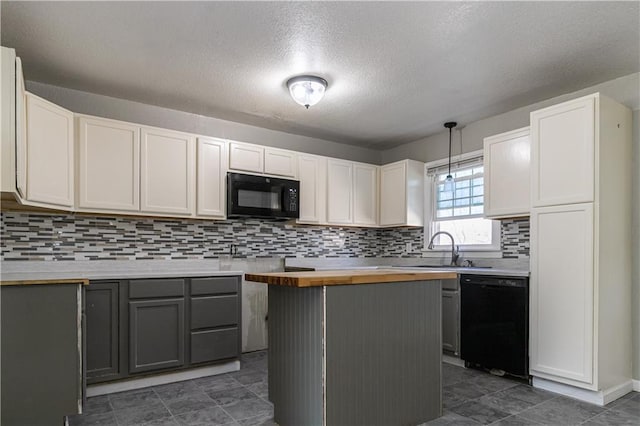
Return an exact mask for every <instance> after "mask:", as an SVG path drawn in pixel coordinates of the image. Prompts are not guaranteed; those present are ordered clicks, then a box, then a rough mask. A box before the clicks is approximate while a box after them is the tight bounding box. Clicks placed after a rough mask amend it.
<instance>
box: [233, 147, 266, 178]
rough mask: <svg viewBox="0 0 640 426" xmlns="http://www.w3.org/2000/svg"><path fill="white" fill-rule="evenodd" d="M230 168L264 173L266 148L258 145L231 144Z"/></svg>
mask: <svg viewBox="0 0 640 426" xmlns="http://www.w3.org/2000/svg"><path fill="white" fill-rule="evenodd" d="M229 168H230V169H233V170H244V171H247V172H256V173H262V172H263V171H264V148H263V147H261V146H258V145H251V144H244V143H236V142H231V143H230V144H229Z"/></svg>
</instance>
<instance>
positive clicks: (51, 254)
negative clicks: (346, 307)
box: [0, 212, 529, 261]
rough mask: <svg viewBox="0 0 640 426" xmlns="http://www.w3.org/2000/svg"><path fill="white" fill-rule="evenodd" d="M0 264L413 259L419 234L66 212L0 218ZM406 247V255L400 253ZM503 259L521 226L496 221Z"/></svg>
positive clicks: (521, 252)
mask: <svg viewBox="0 0 640 426" xmlns="http://www.w3.org/2000/svg"><path fill="white" fill-rule="evenodd" d="M0 236H1V238H2V251H1V259H2V260H3V261H9V260H45V261H46V260H109V259H113V260H136V259H165V260H168V259H210V258H217V257H218V256H219V255H221V254H226V253H229V248H230V246H231V244H234V245H236V247H237V257H242V258H256V257H289V258H291V257H325V258H326V257H338V258H347V257H421V250H422V247H423V236H424V232H423V230H422V229H407V228H399V229H369V228H347V227H327V226H311V225H292V224H287V223H283V222H273V221H265V220H261V219H233V220H225V221H211V222H204V221H192V220H178V219H151V218H148V219H147V218H128V217H104V216H85V215H73V214H58V215H49V214H36V213H18V212H2V213H0ZM407 242H411V243H412V244H411V245H412V247H413V251H412V252H410V253H407V252H406V243H407ZM502 247H503V258H525V257H529V220H528V219H516V220H506V221H503V222H502Z"/></svg>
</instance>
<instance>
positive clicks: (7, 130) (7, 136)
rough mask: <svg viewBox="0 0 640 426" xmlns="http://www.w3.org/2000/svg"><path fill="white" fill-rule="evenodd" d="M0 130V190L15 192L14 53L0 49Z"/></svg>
mask: <svg viewBox="0 0 640 426" xmlns="http://www.w3.org/2000/svg"><path fill="white" fill-rule="evenodd" d="M0 54H1V56H0V68H1V71H2V72H1V73H0V78H1V81H0V95H1V96H0V102H1V106H0V110H1V111H2V117H1V119H0V130H1V131H2V134H1V137H2V151H1V155H0V159H1V162H0V165H1V167H0V173H1V174H0V189H1V190H2V191H3V192H15V191H16V163H15V158H16V95H17V87H16V83H17V81H16V51H15V50H13V49H9V48H8V47H0Z"/></svg>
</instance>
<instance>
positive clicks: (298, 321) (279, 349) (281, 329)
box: [268, 286, 323, 426]
mask: <svg viewBox="0 0 640 426" xmlns="http://www.w3.org/2000/svg"><path fill="white" fill-rule="evenodd" d="M268 300H269V320H268V324H269V325H268V327H269V361H268V362H269V399H270V400H271V402H273V403H274V410H275V411H274V420H275V421H276V422H277V423H278V424H279V425H281V426H299V425H322V424H323V404H322V401H323V388H322V339H323V336H322V333H323V288H322V287H314V288H304V289H298V288H292V287H281V286H269V295H268Z"/></svg>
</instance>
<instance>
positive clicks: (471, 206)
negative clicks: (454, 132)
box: [424, 156, 500, 251]
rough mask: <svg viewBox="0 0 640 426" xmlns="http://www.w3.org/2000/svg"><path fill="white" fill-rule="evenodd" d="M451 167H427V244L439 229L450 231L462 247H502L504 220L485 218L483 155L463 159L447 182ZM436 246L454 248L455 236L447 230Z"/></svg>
mask: <svg viewBox="0 0 640 426" xmlns="http://www.w3.org/2000/svg"><path fill="white" fill-rule="evenodd" d="M447 175H448V167H447V166H444V167H432V168H428V170H427V185H426V187H427V200H429V201H430V203H429V204H431V208H427V218H426V219H427V220H425V242H424V244H425V248H426V246H427V245H428V244H429V240H430V239H431V236H432V235H434V234H435V233H436V232H439V231H445V232H448V233H450V234H451V235H452V236H453V238H454V241H455V244H456V245H459V246H460V249H461V250H467V251H474V250H486V251H499V250H500V223H499V222H498V221H493V220H489V219H484V218H483V213H484V179H483V175H484V166H483V164H482V157H477V156H476V157H475V158H471V159H469V160H465V161H464V162H463V161H459V162H458V164H456V166H455V167H453V166H452V169H451V176H452V177H453V182H447V181H446V177H447ZM434 247H435V249H436V250H438V249H440V250H443V249H444V250H450V249H451V239H450V238H449V237H448V236H447V235H444V234H440V235H438V236H436V239H435V240H434Z"/></svg>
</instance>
